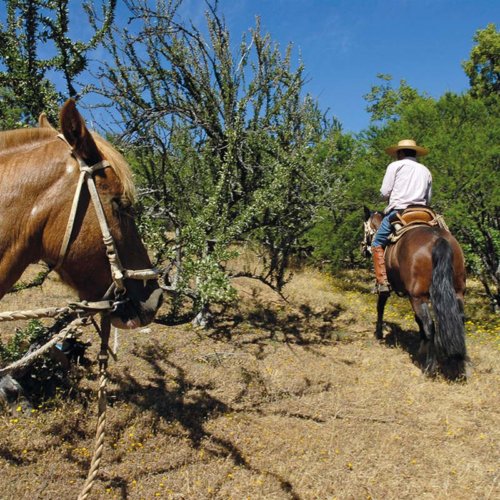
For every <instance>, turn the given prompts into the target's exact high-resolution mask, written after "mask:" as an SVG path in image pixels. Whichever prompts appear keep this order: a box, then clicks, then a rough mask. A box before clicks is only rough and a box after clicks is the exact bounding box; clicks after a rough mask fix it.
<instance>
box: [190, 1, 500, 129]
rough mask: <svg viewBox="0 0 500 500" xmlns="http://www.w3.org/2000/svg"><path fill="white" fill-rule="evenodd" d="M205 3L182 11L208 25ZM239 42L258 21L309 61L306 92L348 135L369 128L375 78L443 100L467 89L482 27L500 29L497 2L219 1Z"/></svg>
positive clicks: (220, 9) (284, 44)
mask: <svg viewBox="0 0 500 500" xmlns="http://www.w3.org/2000/svg"><path fill="white" fill-rule="evenodd" d="M204 10H205V4H204V2H203V1H202V0H188V1H187V2H186V4H185V6H184V8H183V11H184V12H185V15H186V16H188V17H189V18H191V19H192V20H193V21H195V22H196V23H197V24H198V23H203V11H204ZM219 11H220V12H221V13H222V14H223V15H224V17H225V19H226V22H227V24H228V26H229V29H230V32H231V34H232V37H233V40H232V41H233V43H237V42H238V41H239V39H240V36H241V34H242V33H243V32H245V31H248V30H249V29H250V28H251V27H253V26H255V16H256V15H258V16H260V18H261V24H262V31H263V32H269V33H270V35H271V37H272V39H273V40H275V41H276V42H278V43H279V44H280V46H281V47H282V49H283V50H284V49H285V47H286V46H287V44H288V43H293V46H294V55H295V57H296V60H298V57H299V54H301V57H302V60H303V62H304V64H305V69H306V77H307V84H306V88H305V90H306V91H307V92H308V93H310V94H311V95H313V96H314V97H315V98H317V99H318V101H319V104H320V107H321V108H322V109H323V110H326V109H329V110H330V113H331V114H332V115H334V116H336V117H337V118H338V119H339V120H340V122H341V123H342V125H343V128H344V130H346V131H353V132H359V131H360V130H362V129H364V128H366V127H367V126H368V124H369V115H368V113H367V112H366V102H365V100H364V99H363V95H365V94H367V93H368V92H369V91H370V89H371V87H372V85H375V84H376V83H377V82H378V80H377V74H378V73H387V74H390V75H392V77H393V80H394V81H395V82H397V83H398V82H399V81H400V80H401V79H404V80H406V81H407V82H408V84H409V85H411V86H412V87H415V88H416V89H418V90H419V91H420V92H426V93H428V94H430V95H431V96H433V97H436V98H437V97H440V96H441V95H442V94H444V93H445V92H446V91H452V92H456V93H461V92H463V91H465V90H466V89H467V88H468V79H467V77H466V76H465V74H464V72H463V69H462V66H461V63H462V61H464V60H466V59H468V58H469V54H470V51H471V49H472V47H473V45H474V43H473V37H474V34H475V32H476V31H477V30H478V29H483V28H485V27H486V25H487V24H488V23H495V24H496V25H497V28H498V27H499V26H500V0H455V1H452V0H219Z"/></svg>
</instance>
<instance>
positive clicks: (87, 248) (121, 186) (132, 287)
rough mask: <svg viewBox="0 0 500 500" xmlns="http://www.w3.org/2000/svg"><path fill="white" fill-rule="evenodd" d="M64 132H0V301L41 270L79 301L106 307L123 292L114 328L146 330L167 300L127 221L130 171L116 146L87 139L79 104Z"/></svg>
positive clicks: (64, 113) (44, 128)
mask: <svg viewBox="0 0 500 500" xmlns="http://www.w3.org/2000/svg"><path fill="white" fill-rule="evenodd" d="M60 122H61V134H58V132H57V131H56V130H55V129H54V128H52V126H50V124H48V123H47V121H46V120H45V119H42V120H41V122H40V127H39V128H32V129H20V130H12V131H5V132H0V298H1V297H3V296H4V295H5V293H6V292H7V291H8V290H9V289H10V288H11V287H12V285H13V284H14V283H15V282H16V281H17V280H18V279H19V277H20V276H21V274H22V273H23V271H24V270H25V269H26V267H27V266H28V265H29V264H31V263H36V262H39V261H40V260H42V261H45V262H46V263H47V264H48V265H49V267H52V268H55V270H56V271H57V272H58V274H59V275H60V277H61V279H62V280H63V282H65V283H66V284H68V285H70V286H71V287H72V288H73V289H75V290H76V291H77V292H78V295H79V297H80V299H82V300H87V301H100V300H102V299H103V298H104V297H106V298H109V295H110V293H111V292H110V290H112V289H113V285H116V284H117V283H118V284H119V285H120V286H119V287H118V288H119V290H120V295H121V299H123V300H119V301H118V300H116V302H115V303H116V310H115V311H113V312H112V313H111V322H112V324H113V325H115V326H117V327H118V328H136V327H139V326H141V325H146V324H148V323H150V322H151V321H152V320H153V318H154V316H155V314H156V311H157V310H158V308H159V307H160V305H161V300H162V292H161V289H160V288H159V286H158V282H157V280H156V279H154V276H151V273H152V270H150V268H151V262H150V260H149V257H148V254H147V252H146V249H145V248H144V245H143V243H142V241H141V239H140V237H139V233H138V231H137V228H136V226H135V223H134V219H133V215H132V212H131V207H132V202H133V196H134V187H133V182H132V174H131V171H130V169H129V167H128V165H127V163H126V162H125V160H124V158H123V157H122V156H121V155H120V154H119V153H118V151H116V149H114V148H113V147H112V146H111V144H109V143H108V142H107V141H105V140H104V139H103V138H102V137H100V136H98V135H97V134H93V133H90V132H89V130H88V129H87V127H86V125H85V122H84V120H83V118H82V117H81V115H80V114H79V112H78V111H77V109H76V106H75V102H74V101H73V100H68V101H67V102H66V103H65V104H64V106H63V107H62V109H61V112H60ZM81 179H84V180H81ZM77 186H78V189H77ZM91 188H92V189H91ZM98 205H99V206H98ZM99 212H100V214H101V217H99ZM69 219H72V220H71V223H70V224H68V220H69ZM105 233H107V234H105ZM110 248H113V249H114V250H116V256H113V258H114V260H115V262H117V264H115V266H114V268H112V267H111V266H110V262H111V261H110V252H109V249H110ZM134 270H135V271H134ZM140 270H144V272H141V271H140ZM146 271H151V272H150V273H149V274H148V273H147V272H146ZM138 276H142V277H143V278H144V277H145V276H146V277H147V279H146V278H144V279H140V278H139V279H138ZM117 286H118V285H117ZM115 288H116V287H115Z"/></svg>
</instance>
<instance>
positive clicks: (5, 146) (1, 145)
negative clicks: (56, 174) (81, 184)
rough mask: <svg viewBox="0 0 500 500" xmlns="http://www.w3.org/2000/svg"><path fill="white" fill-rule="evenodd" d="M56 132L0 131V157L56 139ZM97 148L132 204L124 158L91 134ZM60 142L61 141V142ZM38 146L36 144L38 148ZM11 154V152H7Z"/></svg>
mask: <svg viewBox="0 0 500 500" xmlns="http://www.w3.org/2000/svg"><path fill="white" fill-rule="evenodd" d="M57 135H58V132H57V130H55V129H52V128H46V127H41V128H21V129H16V130H6V131H0V155H1V154H2V153H3V152H4V151H7V150H12V149H17V148H19V149H21V148H23V149H25V148H27V147H28V146H30V145H33V143H40V142H42V141H48V140H52V139H54V138H56V137H57ZM92 137H93V138H94V140H95V142H96V144H97V147H98V148H99V150H100V151H101V153H102V155H103V156H104V158H105V159H106V160H108V161H109V163H111V165H112V167H113V169H114V171H115V173H116V175H117V176H118V178H119V179H120V181H121V183H122V185H123V195H124V196H125V197H126V198H127V199H128V200H129V201H130V202H131V203H133V202H134V201H135V199H136V191H135V186H134V179H133V175H132V170H131V169H130V166H129V164H128V163H127V161H126V160H125V158H124V157H123V156H122V155H121V153H119V152H118V151H117V150H116V149H115V148H114V147H113V146H112V145H111V144H110V143H109V142H108V141H106V140H105V139H104V138H102V137H101V136H100V135H99V134H97V133H96V132H92ZM61 142H62V141H61ZM38 145H39V144H36V146H38ZM9 152H11V151H9Z"/></svg>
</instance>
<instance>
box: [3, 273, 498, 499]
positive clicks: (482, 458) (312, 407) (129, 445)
mask: <svg viewBox="0 0 500 500" xmlns="http://www.w3.org/2000/svg"><path fill="white" fill-rule="evenodd" d="M237 286H238V288H239V290H240V296H241V297H242V300H241V302H240V304H239V306H238V307H237V308H235V309H234V310H231V311H228V312H227V313H226V314H225V315H224V317H223V318H221V319H220V320H218V321H217V322H216V324H215V327H214V328H213V329H211V330H209V331H208V332H206V331H200V330H196V329H193V328H192V327H190V326H189V325H177V326H172V325H170V326H169V325H162V324H154V325H152V326H151V327H148V328H146V329H143V330H140V331H134V332H121V333H120V335H119V355H118V361H117V362H112V364H111V369H110V373H111V384H110V388H109V399H110V407H109V410H108V423H107V433H108V434H107V437H106V447H105V450H104V458H103V462H102V465H101V469H100V473H99V479H98V481H97V483H96V485H95V487H94V490H93V494H92V498H129V499H146V500H149V499H152V498H176V499H177V498H182V499H204V498H234V499H243V498H250V499H256V498H266V499H333V498H339V499H360V498H365V499H368V498H372V499H384V500H387V499H410V498H411V499H414V498H419V499H445V498H454V499H494V498H499V497H500V489H499V484H498V474H499V467H498V464H499V463H500V456H499V455H500V453H499V450H500V446H499V444H500V440H499V434H500V425H499V424H500V418H499V408H500V397H499V390H498V387H499V386H500V376H499V358H500V350H499V347H498V339H499V338H500V330H499V328H498V325H499V323H498V319H495V318H488V317H487V316H482V318H483V319H481V320H478V319H473V320H469V322H468V333H469V335H468V349H469V354H470V356H471V358H472V362H473V375H472V378H471V379H470V381H469V382H468V383H466V384H450V383H447V382H445V381H443V380H439V379H438V380H429V379H427V378H425V377H423V376H422V375H421V372H420V368H419V366H418V361H417V356H416V352H417V349H418V340H417V336H416V325H415V324H414V322H413V317H412V315H411V313H410V310H409V307H408V305H407V303H406V301H404V300H403V299H398V298H394V299H391V302H390V304H389V306H388V309H387V317H386V319H387V322H388V328H387V332H386V338H385V340H384V341H383V342H380V343H379V342H376V341H375V340H374V339H373V326H374V321H375V298H374V297H373V296H372V295H370V294H369V293H368V290H369V287H370V285H369V282H368V280H367V277H366V276H365V277H364V279H360V278H359V276H358V275H356V276H354V275H353V276H351V277H350V278H349V277H348V276H345V277H344V278H343V279H342V280H338V281H334V280H331V279H328V278H326V277H325V276H324V275H322V274H321V273H319V272H316V271H310V270H307V271H303V272H299V273H297V274H296V275H295V277H294V279H293V280H292V282H291V283H290V284H289V285H288V286H287V289H286V291H285V292H286V295H287V296H288V302H285V301H283V300H282V299H280V298H279V297H278V296H276V295H275V294H273V293H271V292H270V291H268V290H266V289H265V288H263V287H261V286H260V285H255V283H253V282H250V281H249V280H241V281H240V282H238V284H237ZM63 296H66V297H67V296H68V295H67V292H66V291H65V290H64V289H62V288H61V287H60V285H59V284H58V283H57V281H55V280H52V281H50V282H48V283H46V284H45V285H44V286H43V287H42V289H41V290H38V291H34V290H27V291H25V292H21V294H17V295H16V296H12V295H11V296H8V297H6V298H5V299H4V300H3V301H2V310H9V309H15V308H16V307H17V306H19V305H20V304H22V307H23V308H26V306H27V304H29V306H30V307H31V306H32V305H37V306H40V305H43V306H45V305H52V304H57V305H61V303H62V304H64V302H61V300H62V297H63ZM475 300H476V299H475V298H474V296H472V297H471V304H472V306H473V305H474V304H475V302H474V301H475ZM472 306H471V307H472ZM165 307H166V306H165ZM17 308H18V307H17ZM162 312H164V313H166V312H167V310H166V309H165V311H162ZM485 318H486V319H485ZM9 331H10V332H11V331H12V325H10V326H9V327H7V326H6V325H5V324H2V325H1V332H0V334H1V335H2V339H5V338H6V336H8V335H9ZM84 339H90V340H92V342H93V346H92V348H91V349H90V350H89V351H90V352H89V354H88V357H89V358H90V359H91V360H92V361H93V360H94V359H95V352H96V349H97V346H98V341H97V339H96V338H95V334H93V333H92V332H91V331H90V330H89V332H88V333H86V335H85V336H84ZM95 389H96V366H95V363H94V362H93V363H92V366H91V367H90V368H88V369H87V371H86V372H85V376H84V377H83V378H82V380H81V382H80V383H79V385H78V387H77V389H75V390H74V391H73V392H72V394H70V397H68V396H66V395H65V396H58V397H56V398H55V400H54V401H52V402H51V403H50V405H48V407H44V408H39V409H36V410H35V411H34V412H33V414H32V415H31V416H25V415H23V414H21V412H18V413H17V414H16V412H14V414H13V415H3V416H1V417H0V470H1V471H2V473H1V474H0V486H1V489H0V498H5V499H13V498H16V499H22V498H30V499H33V498H37V499H38V498H47V499H66V498H75V497H76V495H77V494H78V492H79V491H80V488H81V486H82V484H83V481H84V478H85V475H86V473H87V470H88V462H89V458H90V455H91V453H92V447H93V438H94V430H95V425H96V414H95V412H96V405H95V401H94V398H95Z"/></svg>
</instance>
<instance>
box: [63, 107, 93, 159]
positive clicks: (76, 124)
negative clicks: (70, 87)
mask: <svg viewBox="0 0 500 500" xmlns="http://www.w3.org/2000/svg"><path fill="white" fill-rule="evenodd" d="M60 120H61V131H62V133H63V135H64V138H65V139H66V140H67V141H68V144H69V145H70V146H71V147H72V148H73V151H74V152H75V153H76V154H77V155H78V156H80V157H81V158H82V159H83V160H87V161H91V162H95V161H98V160H99V152H98V150H97V146H96V143H95V141H94V139H93V137H92V134H91V133H90V132H89V131H88V129H87V127H86V125H85V121H84V120H83V118H82V116H81V115H80V113H79V112H78V110H77V109H76V103H75V100H74V99H68V100H67V101H66V102H65V103H64V105H63V107H62V108H61V113H60Z"/></svg>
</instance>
